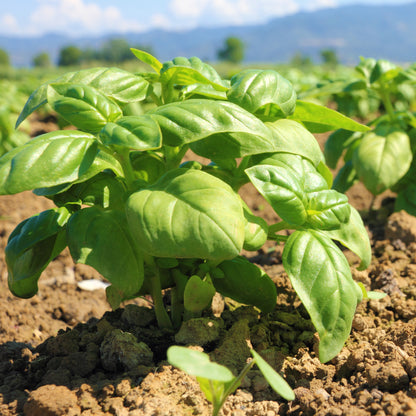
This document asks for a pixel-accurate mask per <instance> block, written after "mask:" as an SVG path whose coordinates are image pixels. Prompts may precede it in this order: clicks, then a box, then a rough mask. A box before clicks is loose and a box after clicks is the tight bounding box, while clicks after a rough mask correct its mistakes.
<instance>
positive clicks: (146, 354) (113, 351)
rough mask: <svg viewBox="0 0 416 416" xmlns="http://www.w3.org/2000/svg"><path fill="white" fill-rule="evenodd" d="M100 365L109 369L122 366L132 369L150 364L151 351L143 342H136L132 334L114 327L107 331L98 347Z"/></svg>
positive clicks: (113, 369)
mask: <svg viewBox="0 0 416 416" xmlns="http://www.w3.org/2000/svg"><path fill="white" fill-rule="evenodd" d="M100 356H101V363H102V366H103V367H104V368H105V369H106V370H109V371H116V370H117V369H118V368H120V365H121V367H124V368H125V369H128V370H133V369H134V368H135V367H137V366H139V365H152V363H153V352H152V350H151V349H150V348H149V347H148V346H147V345H146V344H145V343H144V342H137V340H136V338H135V337H134V335H132V334H130V333H128V332H123V331H122V330H121V329H114V330H113V331H111V332H109V333H107V335H106V336H105V338H104V341H103V342H102V344H101V347H100Z"/></svg>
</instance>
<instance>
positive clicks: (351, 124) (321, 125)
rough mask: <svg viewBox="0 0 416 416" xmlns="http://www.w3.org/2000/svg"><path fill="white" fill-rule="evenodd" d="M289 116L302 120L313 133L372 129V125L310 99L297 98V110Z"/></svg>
mask: <svg viewBox="0 0 416 416" xmlns="http://www.w3.org/2000/svg"><path fill="white" fill-rule="evenodd" d="M289 118H290V119H292V120H296V121H299V122H301V123H302V124H304V125H305V126H306V128H307V129H308V130H309V131H310V132H312V133H324V132H326V131H330V130H337V129H344V130H351V131H361V132H365V131H368V130H370V127H368V126H366V125H364V124H360V123H358V122H356V121H354V120H353V119H351V118H349V117H346V116H344V115H343V114H341V113H339V112H338V111H335V110H332V109H330V108H327V107H324V106H322V105H319V104H315V103H312V102H309V101H301V100H297V101H296V109H295V112H294V113H293V114H292V115H291V116H289Z"/></svg>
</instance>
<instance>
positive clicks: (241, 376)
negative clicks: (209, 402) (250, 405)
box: [212, 358, 256, 416]
mask: <svg viewBox="0 0 416 416" xmlns="http://www.w3.org/2000/svg"><path fill="white" fill-rule="evenodd" d="M255 363H256V360H255V359H254V358H253V359H252V360H251V361H250V362H249V363H247V364H246V365H245V367H244V368H243V370H242V371H241V373H240V374H239V375H238V376H237V377H236V378H235V379H234V380H233V381H232V382H231V384H230V385H229V386H228V388H227V389H226V390H225V391H224V393H223V395H222V398H221V400H220V401H219V402H218V403H216V404H214V409H213V412H212V416H218V414H219V412H220V410H221V408H222V406H223V405H224V403H225V401H226V400H227V397H228V396H229V395H230V394H232V393H234V392H235V391H236V390H237V389H238V387H239V386H240V384H241V382H242V381H243V379H244V377H245V376H246V375H247V373H248V372H249V371H250V370H251V368H252V367H253V365H254V364H255ZM214 397H215V396H214Z"/></svg>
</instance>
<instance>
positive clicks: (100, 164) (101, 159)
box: [33, 150, 124, 197]
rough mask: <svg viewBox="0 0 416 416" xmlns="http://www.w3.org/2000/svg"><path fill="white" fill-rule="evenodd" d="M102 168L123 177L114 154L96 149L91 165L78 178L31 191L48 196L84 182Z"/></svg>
mask: <svg viewBox="0 0 416 416" xmlns="http://www.w3.org/2000/svg"><path fill="white" fill-rule="evenodd" d="M104 170H108V171H112V172H113V173H114V174H115V175H117V176H120V177H123V175H124V173H123V169H122V167H121V165H120V162H119V161H118V160H117V159H116V158H115V157H114V156H112V155H110V154H109V153H107V152H105V151H101V150H98V153H97V155H96V157H95V159H94V161H93V162H92V164H91V166H90V167H89V168H88V169H87V171H86V172H85V173H84V174H82V175H81V176H80V177H79V178H78V179H76V180H74V181H72V182H70V183H64V184H62V185H56V186H51V187H45V188H36V189H34V190H33V193H34V194H35V195H39V196H46V197H50V196H53V195H56V194H59V193H61V192H64V191H66V190H68V189H69V188H70V187H71V186H72V185H74V184H77V183H82V182H85V181H87V180H88V179H90V178H92V177H93V176H95V175H97V174H99V173H100V172H102V171H104Z"/></svg>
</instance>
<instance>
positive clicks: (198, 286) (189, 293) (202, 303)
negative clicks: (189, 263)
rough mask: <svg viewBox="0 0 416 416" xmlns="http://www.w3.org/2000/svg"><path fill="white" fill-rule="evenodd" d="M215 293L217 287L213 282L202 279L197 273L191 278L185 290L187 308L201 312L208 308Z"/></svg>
mask: <svg viewBox="0 0 416 416" xmlns="http://www.w3.org/2000/svg"><path fill="white" fill-rule="evenodd" d="M214 295H215V288H214V286H212V284H211V283H209V282H206V281H204V280H201V278H200V277H199V276H197V275H193V276H191V277H190V278H189V280H188V282H187V283H186V286H185V291H184V306H185V309H186V310H188V311H190V312H194V313H199V312H202V311H203V310H204V309H205V308H207V307H208V306H209V305H210V304H211V301H212V298H213V297H214Z"/></svg>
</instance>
